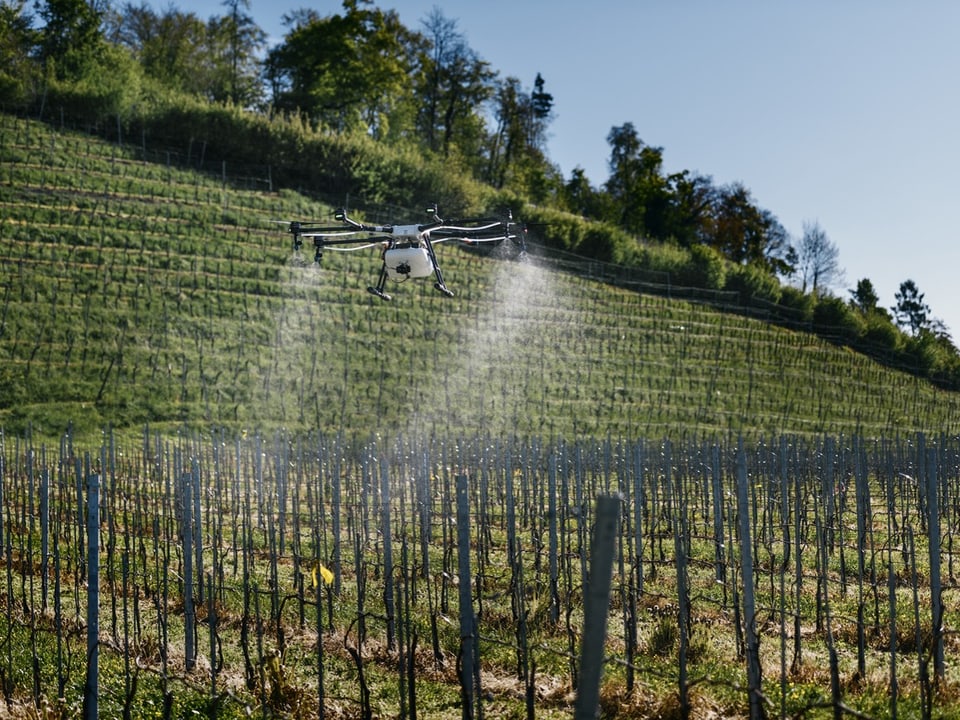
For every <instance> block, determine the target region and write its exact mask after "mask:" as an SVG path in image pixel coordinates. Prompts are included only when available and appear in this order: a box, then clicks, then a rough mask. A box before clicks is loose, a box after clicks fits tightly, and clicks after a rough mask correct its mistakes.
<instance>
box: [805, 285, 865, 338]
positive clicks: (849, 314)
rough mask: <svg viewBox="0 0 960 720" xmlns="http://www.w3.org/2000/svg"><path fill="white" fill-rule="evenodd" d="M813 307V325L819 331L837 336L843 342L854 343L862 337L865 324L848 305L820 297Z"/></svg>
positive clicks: (840, 301) (831, 298) (837, 300)
mask: <svg viewBox="0 0 960 720" xmlns="http://www.w3.org/2000/svg"><path fill="white" fill-rule="evenodd" d="M815 302H816V304H815V305H814V306H813V324H814V325H815V326H816V327H817V329H819V330H827V331H828V332H829V334H831V335H833V334H837V335H839V336H840V337H841V338H842V339H843V340H844V341H845V342H855V341H856V340H858V339H859V338H860V337H862V336H863V333H864V330H865V323H864V320H863V317H862V316H860V315H859V314H858V313H857V312H856V311H855V310H854V309H853V308H851V307H850V305H849V304H847V303H846V302H844V301H843V300H841V299H840V298H837V297H832V296H829V295H827V296H820V297H819V298H816V300H815Z"/></svg>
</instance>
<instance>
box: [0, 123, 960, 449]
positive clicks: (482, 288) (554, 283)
mask: <svg viewBox="0 0 960 720" xmlns="http://www.w3.org/2000/svg"><path fill="white" fill-rule="evenodd" d="M2 120H3V121H2V125H0V157H2V158H3V171H2V175H0V180H2V185H0V208H2V216H0V262H2V264H3V267H4V268H5V269H6V270H5V273H4V278H3V284H2V286H0V357H2V358H3V360H4V362H3V364H2V367H0V398H3V399H2V400H0V424H2V426H3V427H4V428H5V429H6V430H7V432H8V433H17V434H22V433H25V432H27V430H28V429H29V430H30V431H31V432H32V433H34V434H35V435H37V436H38V437H48V438H56V437H57V436H58V435H59V434H60V433H61V432H63V431H65V430H66V428H67V427H68V426H71V427H72V428H73V432H74V433H82V434H84V435H86V436H87V437H91V438H95V437H96V436H97V435H98V434H99V432H100V431H101V430H102V429H103V428H104V427H106V426H108V425H109V426H111V427H113V428H114V429H116V430H124V429H126V430H128V431H130V432H132V433H134V434H138V433H139V431H140V429H142V427H143V425H145V424H147V423H150V424H151V426H152V427H155V428H159V429H165V430H169V431H176V430H177V429H180V428H183V427H189V428H192V429H204V428H210V427H224V428H227V429H229V430H230V431H232V432H240V431H242V430H247V431H253V430H254V429H257V430H260V431H263V432H269V431H272V430H274V429H278V428H285V429H288V430H292V431H306V430H310V429H314V428H325V429H335V430H336V431H338V432H345V433H347V434H350V435H356V436H360V437H363V436H366V435H369V434H376V433H393V432H407V433H416V432H421V431H425V432H432V431H436V430H438V429H444V430H449V431H450V432H453V433H457V432H461V433H468V434H473V433H478V432H480V433H490V434H493V435H501V434H504V433H520V434H524V435H534V434H546V435H555V436H560V435H562V436H568V437H569V436H576V435H585V436H605V435H620V436H647V437H661V436H673V437H681V436H684V435H689V434H691V433H692V434H696V435H700V436H718V435H719V436H722V435H724V434H727V433H731V432H733V433H749V434H759V433H766V434H770V433H798V434H803V435H816V434H822V433H832V434H852V433H860V434H863V435H866V436H870V437H879V436H880V435H890V434H895V433H902V432H913V431H918V430H923V431H926V432H928V433H933V434H935V433H939V432H953V431H955V429H956V424H957V420H956V418H957V417H958V416H960V415H958V412H957V410H958V405H960V396H958V395H957V394H955V393H947V392H942V391H938V390H936V389H935V388H933V387H932V386H931V385H930V384H929V383H926V382H924V381H921V380H918V379H917V378H915V377H914V376H912V375H910V374H909V373H905V372H897V371H893V370H891V369H888V368H885V367H883V366H881V365H879V364H877V363H875V362H873V361H870V360H868V359H866V358H865V357H863V356H861V355H858V354H856V353H853V352H851V351H849V350H847V349H844V348H841V347H837V346H833V345H831V344H829V343H827V342H825V341H823V340H821V339H818V338H816V337H814V336H813V335H809V334H806V333H802V332H795V331H790V330H787V329H784V328H778V327H774V326H771V325H768V324H765V323H763V322H761V321H757V320H753V319H749V318H746V317H743V316H741V315H738V314H736V313H731V312H725V311H724V310H723V309H721V308H716V307H713V306H710V305H704V304H698V303H689V302H683V301H678V300H670V299H667V298H664V297H660V296H655V295H646V294H640V293H636V292H632V291H628V290H623V289H618V288H615V287H611V286H609V285H605V284H603V283H602V282H599V281H597V280H591V279H588V278H586V277H580V276H575V275H571V274H569V273H566V272H559V271H556V270H553V269H551V267H552V266H551V265H550V264H549V263H546V262H544V261H537V262H532V263H528V264H525V265H524V264H517V263H516V262H514V261H511V260H507V259H497V258H486V257H478V256H476V255H471V254H468V253H466V252H463V251H461V250H458V249H456V248H452V247H441V249H440V254H441V261H442V263H443V268H444V272H445V277H446V279H447V280H448V284H450V285H451V287H453V288H454V289H455V291H456V292H457V297H455V298H453V299H447V298H442V297H440V296H439V295H438V294H437V293H435V291H434V290H433V289H432V287H431V285H430V283H416V282H410V283H407V284H406V285H393V286H392V288H391V291H392V292H393V293H394V295H395V300H394V301H393V302H392V303H383V302H382V301H380V300H379V299H377V298H374V297H372V296H370V295H368V294H367V293H366V292H365V288H366V286H367V285H368V284H372V282H373V281H374V279H375V276H376V272H377V270H378V266H377V258H376V257H375V256H370V255H368V254H365V253H364V254H356V253H354V254H343V253H333V252H328V253H326V257H325V258H324V263H323V267H322V269H317V268H316V267H314V266H313V264H312V263H311V262H310V257H309V255H308V256H307V257H305V258H304V259H303V262H302V263H299V262H296V261H295V258H293V256H292V253H291V251H290V250H289V237H288V236H287V235H286V234H285V233H284V232H283V229H282V226H281V225H276V224H274V223H272V222H271V221H272V220H275V219H278V218H286V219H291V218H301V219H327V218H329V217H330V215H331V209H330V208H329V207H327V206H324V205H322V204H319V203H316V202H313V201H310V200H309V199H307V198H306V197H304V196H301V195H298V194H296V193H292V192H289V191H276V192H265V191H255V190H245V189H237V188H236V187H234V186H232V185H230V184H225V183H224V182H223V179H222V178H220V177H210V176H207V175H202V174H198V173H195V172H192V171H189V170H185V169H178V168H175V167H170V166H164V165H156V164H151V163H146V162H143V161H140V160H138V159H137V156H138V149H137V148H129V147H127V148H118V147H116V146H113V145H110V144H107V143H103V142H101V141H99V140H96V139H95V138H90V137H87V136H82V135H76V134H71V133H66V132H55V131H53V130H52V129H51V128H50V127H49V126H46V125H41V124H38V123H33V122H30V121H25V120H19V119H15V118H12V117H10V116H3V118H2ZM394 219H396V218H394ZM403 220H404V221H407V220H409V218H403Z"/></svg>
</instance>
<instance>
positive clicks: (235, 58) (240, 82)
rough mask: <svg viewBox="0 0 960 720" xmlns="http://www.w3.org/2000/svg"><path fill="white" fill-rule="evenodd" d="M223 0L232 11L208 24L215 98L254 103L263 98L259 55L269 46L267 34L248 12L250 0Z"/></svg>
mask: <svg viewBox="0 0 960 720" xmlns="http://www.w3.org/2000/svg"><path fill="white" fill-rule="evenodd" d="M222 4H223V5H224V7H226V8H227V10H228V11H229V12H228V13H227V14H226V15H225V16H223V17H220V18H211V20H210V22H209V23H208V25H207V36H208V47H209V48H210V51H211V59H212V60H213V67H214V69H215V78H216V83H215V85H214V87H213V88H211V90H212V95H213V97H212V99H213V100H219V101H224V100H229V101H230V102H232V103H234V104H235V105H240V106H241V107H254V106H256V105H258V104H259V103H260V101H261V100H262V99H263V90H262V89H261V88H262V86H261V83H260V61H259V59H258V55H259V53H260V52H261V51H262V50H263V49H264V48H265V47H266V44H267V34H266V33H265V32H264V31H263V30H262V29H261V28H260V27H259V26H258V25H257V24H256V23H255V22H254V21H253V18H252V17H251V16H250V14H249V13H248V12H247V11H249V10H250V0H224V1H223V3H222Z"/></svg>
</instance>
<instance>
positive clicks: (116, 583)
mask: <svg viewBox="0 0 960 720" xmlns="http://www.w3.org/2000/svg"><path fill="white" fill-rule="evenodd" d="M958 453H960V446H958V445H957V443H956V442H943V443H928V442H927V441H925V439H924V438H923V437H922V436H920V437H917V438H915V439H913V440H911V441H906V440H901V441H898V442H884V443H874V442H864V441H862V440H858V439H852V440H850V441H847V442H840V441H837V440H834V439H831V438H825V439H823V440H821V441H817V442H805V441H802V440H797V439H796V438H787V437H783V438H781V439H779V440H776V441H772V442H770V443H760V444H756V445H751V446H745V445H738V444H733V445H727V444H709V443H696V442H687V443H684V444H674V443H671V442H663V443H659V444H646V443H640V442H636V443H625V442H618V443H614V442H609V441H608V442H593V443H591V442H577V443H570V444H567V443H555V444H553V443H546V442H543V443H541V442H539V441H531V442H513V443H502V442H499V441H496V440H492V439H489V438H483V439H481V438H478V439H475V440H469V441H458V442H433V443H417V442H412V441H404V440H397V441H391V442H389V443H387V442H385V443H382V444H381V443H374V442H371V443H368V444H365V445H353V444H345V443H343V441H341V440H339V439H334V438H330V437H325V436H320V435H315V436H312V437H303V438H299V439H292V438H289V437H283V436H276V437H273V438H262V437H247V438H235V439H231V438H226V437H222V436H215V437H213V438H211V439H208V440H202V439H199V438H196V437H181V438H179V439H177V440H165V439H163V438H162V437H161V436H160V435H151V434H149V433H147V434H145V435H144V437H143V440H142V443H141V446H140V447H138V448H136V449H134V450H127V451H122V450H121V449H120V448H119V447H117V446H116V445H115V444H114V443H113V442H108V443H107V444H105V446H104V447H103V448H101V449H100V451H99V452H98V453H94V454H93V455H91V454H89V453H82V454H80V453H78V449H77V448H73V447H71V439H70V438H69V437H64V439H63V441H62V442H61V444H60V447H59V449H58V450H54V449H53V448H51V449H46V448H40V449H30V448H28V447H27V446H25V445H23V444H21V443H19V442H17V441H13V442H8V443H7V446H6V447H5V448H4V453H3V460H4V462H3V473H2V478H0V479H2V481H3V482H2V491H3V498H2V501H3V513H2V521H3V527H2V537H3V547H4V551H3V552H4V560H5V562H4V566H5V570H4V573H5V577H4V579H3V582H4V587H5V591H6V598H7V601H6V603H5V607H4V609H3V615H2V617H3V632H2V642H0V684H2V690H3V693H4V698H5V701H6V704H7V707H8V709H10V710H11V712H12V713H13V714H16V710H17V709H18V708H20V709H21V711H22V709H23V708H36V710H35V711H34V712H35V713H37V714H42V716H44V717H53V716H65V717H74V716H78V715H79V714H80V712H81V710H83V709H85V708H84V707H83V702H84V697H87V698H88V703H89V702H90V697H91V696H92V695H93V696H95V697H96V698H97V701H98V703H99V712H100V713H101V716H103V717H137V718H139V717H158V718H160V717H163V718H167V717H190V716H194V715H196V714H200V715H202V716H206V717H246V716H249V715H251V714H252V715H254V716H255V717H303V718H312V717H325V718H343V717H350V718H358V717H359V718H381V717H410V718H413V717H420V718H449V717H456V716H460V717H463V718H479V717H483V716H484V715H493V716H502V717H515V718H560V717H570V716H571V714H572V712H573V710H574V707H575V703H576V700H577V692H578V690H579V689H580V688H579V686H578V682H579V681H580V680H581V679H583V678H584V677H585V676H586V674H587V671H588V670H589V669H591V667H593V668H595V669H597V666H591V665H586V666H582V665H581V658H583V657H584V654H583V647H584V645H585V644H586V643H587V642H588V640H589V638H590V635H589V633H586V632H584V628H585V627H586V626H587V625H586V623H587V622H588V618H587V617H586V615H585V612H584V608H585V603H584V601H585V598H586V597H587V596H588V595H589V593H590V591H591V588H592V584H593V582H594V579H595V578H596V577H597V576H595V575H591V569H592V568H594V567H595V565H594V564H595V563H596V562H597V556H596V555H593V554H592V553H591V549H592V547H593V544H592V543H593V540H594V538H593V530H592V528H594V526H595V525H596V524H597V522H598V517H597V514H598V510H597V508H598V506H599V504H600V502H601V500H603V499H604V498H614V499H616V500H617V504H616V506H615V508H616V509H615V512H616V520H617V523H616V525H615V526H614V529H613V530H612V531H611V533H612V534H611V539H612V543H613V544H612V545H611V548H612V552H611V554H610V555H609V556H608V558H607V559H608V562H609V564H610V575H611V576H612V583H611V586H610V592H609V595H608V596H607V597H609V603H607V602H606V601H605V602H603V603H602V604H601V605H600V608H601V610H602V613H603V622H604V623H605V624H606V627H607V633H606V643H605V645H604V646H603V653H604V655H601V657H605V660H606V662H605V663H603V679H602V685H601V686H600V688H599V703H600V707H601V709H602V711H603V715H604V717H637V718H641V717H829V716H833V717H839V716H842V715H843V714H844V713H847V712H850V713H852V712H855V713H858V714H859V717H877V718H879V717H895V716H897V715H898V713H899V714H900V715H902V716H903V717H925V718H929V717H950V716H952V713H953V712H955V705H956V701H955V698H956V692H957V677H956V658H957V654H958V652H960V646H958V645H957V641H956V634H955V633H954V632H953V628H955V627H956V626H957V623H958V620H960V617H958V615H957V600H958V599H960V598H958V596H957V592H958V589H957V586H956V581H955V578H956V573H957V571H958V570H960V568H958V567H957V554H956V550H955V549H954V545H953V541H954V540H955V539H957V538H956V532H957V528H960V517H958V513H960V504H958V503H957V502H956V499H955V497H954V495H955V493H952V492H950V491H949V490H948V489H950V488H953V487H955V486H956V482H957V474H958V468H960V463H958V461H960V454H958ZM597 582H599V579H597ZM97 607H98V608H99V612H96V611H95V612H93V613H92V614H91V608H97ZM603 636H604V635H603V633H600V637H603ZM88 658H94V659H95V660H94V661H93V662H92V663H90V662H88ZM91 664H92V665H93V667H94V668H95V672H94V676H93V679H92V680H91V677H90V665H91ZM98 682H99V686H98V685H97V683H98ZM91 683H92V684H91ZM91 687H93V688H97V691H96V692H95V693H93V694H91V693H90V692H85V688H86V689H87V690H89V688H91ZM587 716H590V715H587ZM87 717H89V715H87ZM577 717H584V715H580V714H579V710H578V714H577Z"/></svg>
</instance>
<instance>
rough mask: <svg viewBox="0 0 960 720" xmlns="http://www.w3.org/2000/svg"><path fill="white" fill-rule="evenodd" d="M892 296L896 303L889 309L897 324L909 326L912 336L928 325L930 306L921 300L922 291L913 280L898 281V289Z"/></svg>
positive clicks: (903, 326) (904, 326)
mask: <svg viewBox="0 0 960 720" xmlns="http://www.w3.org/2000/svg"><path fill="white" fill-rule="evenodd" d="M893 297H894V299H895V300H896V301H897V304H896V305H894V306H893V307H892V308H891V309H892V310H893V317H894V320H895V321H896V323H897V325H899V326H900V327H902V328H909V329H910V334H911V335H913V336H914V337H916V336H917V335H918V334H919V333H920V332H921V331H922V330H925V329H927V328H928V327H929V316H930V307H929V306H928V305H927V304H926V303H925V302H924V301H923V293H922V292H920V289H919V288H918V287H917V284H916V283H915V282H914V281H913V280H904V281H903V282H902V283H900V290H898V291H897V292H896V293H894V296H893Z"/></svg>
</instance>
